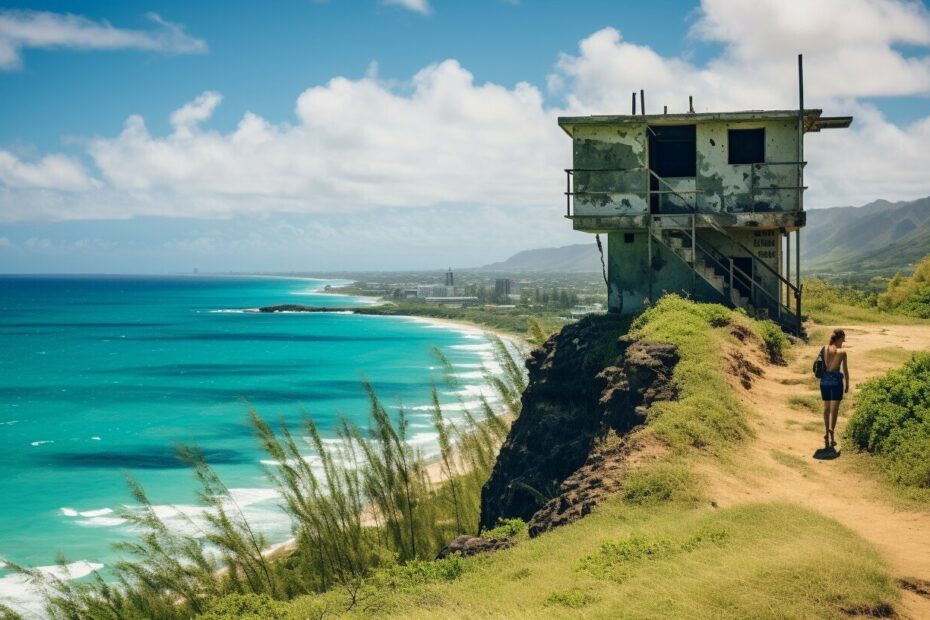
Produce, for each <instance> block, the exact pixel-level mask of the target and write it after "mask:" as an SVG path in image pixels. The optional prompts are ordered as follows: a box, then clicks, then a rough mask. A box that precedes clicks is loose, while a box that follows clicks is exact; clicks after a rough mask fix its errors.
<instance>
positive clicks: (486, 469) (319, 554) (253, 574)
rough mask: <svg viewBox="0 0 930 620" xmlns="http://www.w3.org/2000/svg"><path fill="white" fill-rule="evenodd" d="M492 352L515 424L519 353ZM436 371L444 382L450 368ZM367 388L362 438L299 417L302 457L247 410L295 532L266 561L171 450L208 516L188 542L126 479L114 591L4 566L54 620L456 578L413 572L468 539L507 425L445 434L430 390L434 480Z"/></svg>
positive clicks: (229, 609) (248, 610)
mask: <svg viewBox="0 0 930 620" xmlns="http://www.w3.org/2000/svg"><path fill="white" fill-rule="evenodd" d="M494 346H495V349H496V351H497V353H498V356H497V360H496V361H497V363H498V365H499V366H500V368H501V370H502V372H501V373H500V374H499V375H493V376H492V375H490V374H489V378H490V379H492V383H493V384H494V385H495V386H496V387H497V389H498V392H499V393H500V397H501V399H502V401H503V403H504V404H505V405H506V406H507V407H508V409H509V413H510V414H511V415H517V414H518V413H519V404H520V395H521V394H522V391H523V389H524V388H525V378H524V375H523V371H522V369H521V368H520V366H519V364H518V362H517V361H516V359H514V357H513V356H514V355H519V352H514V351H511V350H510V349H508V347H507V346H506V345H505V344H504V343H503V342H502V341H500V340H498V339H495V340H494ZM440 361H441V363H442V364H443V366H444V367H447V369H446V370H447V372H446V373H445V374H446V376H447V378H452V373H451V372H449V370H450V367H448V360H446V359H445V358H444V357H442V358H441V359H440ZM363 387H364V389H365V390H366V392H367V394H368V396H369V403H370V422H369V425H368V428H367V429H366V430H363V429H361V428H359V427H357V426H354V425H352V424H350V423H348V422H347V421H344V422H342V424H341V426H340V428H339V429H338V430H337V435H338V439H339V441H338V442H335V443H331V442H324V441H323V439H322V437H321V435H320V432H319V429H318V428H317V426H316V424H315V423H314V422H313V420H312V419H310V418H309V417H306V418H305V420H304V423H303V428H302V429H301V430H302V436H303V435H306V437H307V438H308V439H309V442H310V446H311V448H312V454H310V455H308V454H306V446H305V444H303V443H298V441H297V440H296V439H295V436H294V434H293V433H292V431H291V430H290V429H289V428H288V427H287V426H286V425H285V424H284V423H283V422H282V423H280V424H278V425H277V428H275V427H273V426H272V425H270V424H269V423H268V422H266V421H265V420H264V419H263V418H261V417H260V416H259V415H258V414H257V413H256V412H255V411H250V415H251V420H252V425H253V427H254V428H255V432H256V436H257V438H258V441H259V443H260V445H261V447H262V449H263V450H264V451H265V452H266V453H267V454H268V456H269V457H270V459H271V462H272V463H273V465H270V466H268V467H267V475H268V477H269V479H270V481H271V482H272V483H273V485H274V487H275V488H276V489H277V490H278V492H279V493H280V496H281V498H282V502H283V508H284V510H285V512H286V513H287V515H288V516H289V517H290V518H291V521H292V525H293V531H294V533H295V540H294V542H293V545H292V548H289V549H288V550H287V551H284V552H278V553H277V555H278V556H279V557H276V558H274V560H272V559H271V558H269V557H268V554H267V552H266V548H267V542H266V541H265V540H264V539H263V538H262V537H261V536H260V535H258V534H257V533H256V532H255V531H254V530H253V529H252V527H251V525H250V524H249V523H248V521H247V519H246V518H245V516H244V514H243V513H242V511H241V510H240V509H239V507H238V506H237V504H236V502H235V499H234V497H233V496H232V494H231V493H230V492H229V489H228V488H226V486H225V485H224V484H223V482H222V480H221V479H220V478H219V476H218V475H217V474H216V472H215V471H214V470H213V469H212V468H211V467H210V466H209V464H208V463H207V462H206V461H205V459H204V457H203V454H202V453H201V452H200V450H198V449H197V448H196V447H185V446H181V447H179V452H180V455H181V456H182V458H184V459H185V460H186V461H187V462H188V463H189V465H190V466H191V469H192V471H193V473H194V476H195V478H196V480H197V482H198V484H199V488H200V491H199V496H200V500H201V503H202V504H203V505H204V506H205V507H206V508H207V510H205V511H204V512H203V522H199V521H198V522H195V521H194V520H193V519H190V518H186V517H184V518H185V519H187V523H186V526H187V527H186V528H185V531H194V532H197V533H196V534H188V533H182V532H180V531H178V530H176V529H172V528H170V527H169V526H168V525H166V524H165V523H164V522H163V521H162V520H161V519H160V518H159V516H158V514H157V513H156V511H155V510H154V508H153V506H152V504H151V502H150V501H149V499H148V497H147V496H146V495H145V492H144V491H143V489H142V488H141V487H140V486H139V485H138V484H136V483H135V482H134V481H132V480H130V481H129V484H130V489H131V491H132V495H133V497H134V499H135V501H136V503H137V504H138V506H137V507H136V508H134V509H131V510H127V511H126V513H125V514H124V515H123V516H124V517H125V518H126V519H127V520H129V521H130V522H131V523H133V524H134V525H135V526H136V527H137V528H138V530H139V531H140V532H141V534H140V535H139V538H138V540H134V541H129V542H123V543H120V544H119V545H117V549H118V550H119V551H121V552H123V555H124V557H123V559H121V560H120V561H119V562H118V563H116V564H115V565H114V566H113V567H112V573H113V575H114V576H115V579H114V580H112V581H107V580H105V579H104V577H103V576H102V575H101V574H100V573H96V572H95V573H93V574H92V575H91V576H90V578H89V579H87V580H83V581H69V580H66V579H59V578H56V577H54V576H48V575H44V574H41V573H39V572H38V571H33V570H30V569H28V568H25V567H20V566H17V565H15V564H12V563H11V564H10V566H9V567H8V568H10V569H11V570H14V571H18V572H20V573H21V574H24V575H27V576H29V577H30V578H32V579H33V580H34V581H36V582H37V583H39V584H41V585H42V586H43V587H44V588H45V590H46V592H47V602H48V613H49V615H50V616H52V617H54V618H67V619H69V620H70V619H72V618H74V619H77V618H94V619H104V620H117V619H120V620H122V619H132V620H135V619H139V620H142V619H150V618H158V619H165V620H171V619H174V618H190V617H193V616H201V617H204V618H227V617H228V618H232V617H246V618H248V617H269V618H274V617H277V614H278V612H279V611H280V610H281V608H280V607H279V606H278V605H277V604H275V602H276V601H281V600H286V599H289V598H293V597H294V596H297V595H300V594H307V593H322V592H326V591H331V590H333V589H339V590H342V591H344V592H346V593H347V597H348V599H349V600H350V603H349V605H350V606H354V605H355V604H356V602H357V599H358V596H359V595H360V594H359V593H360V592H362V590H363V589H364V587H367V586H365V585H364V584H366V583H367V580H368V579H369V578H370V577H372V576H373V575H381V576H382V577H383V576H384V575H387V576H388V578H391V579H395V580H400V579H407V578H413V577H416V578H417V579H420V580H425V581H430V580H432V579H433V578H434V577H436V576H437V575H438V577H436V578H442V579H446V580H448V579H450V578H454V577H455V576H456V575H457V574H458V573H457V572H456V571H460V569H461V567H460V565H459V564H458V562H459V560H458V559H452V560H449V561H447V562H444V563H433V562H428V563H424V562H423V561H424V560H431V559H432V558H434V557H435V556H436V553H437V552H438V551H439V549H440V548H441V547H442V545H443V544H444V543H445V542H447V541H448V540H450V539H451V538H453V537H454V536H456V535H458V534H461V533H464V532H475V531H477V524H478V513H479V502H480V490H481V486H482V485H483V484H484V482H485V481H486V480H487V478H488V476H489V474H490V470H491V467H492V466H493V463H494V456H495V454H496V451H497V448H498V446H499V445H500V443H501V442H502V441H503V439H504V436H505V435H506V433H507V430H508V426H507V423H506V422H505V421H504V419H503V417H502V416H501V415H500V414H499V413H498V412H497V411H495V410H494V409H493V408H492V407H491V405H490V404H489V403H488V401H487V400H485V399H482V400H481V406H480V411H477V412H471V411H468V410H467V408H465V411H464V412H463V413H462V419H461V421H458V422H456V423H454V424H453V423H452V422H451V420H449V419H448V418H447V417H446V416H445V414H444V412H443V408H442V404H441V403H440V401H439V396H438V392H437V390H436V389H433V392H432V397H433V411H432V421H433V426H434V429H435V431H436V433H437V435H438V438H439V459H438V463H437V466H438V467H434V469H435V471H433V472H432V473H431V471H430V468H431V462H430V461H428V460H427V459H426V457H425V456H424V455H423V453H422V452H420V451H419V450H417V449H414V448H413V447H412V445H411V443H410V442H409V440H408V437H407V427H408V422H407V417H406V414H405V412H404V410H403V409H401V410H400V412H399V413H398V415H397V416H396V418H393V417H392V416H390V415H389V414H388V412H387V410H386V409H385V407H384V406H382V404H381V402H380V400H379V398H378V395H377V394H376V393H375V390H374V388H373V387H372V386H371V385H370V384H369V383H367V382H365V383H363ZM62 564H63V565H64V560H62ZM392 567H393V568H392ZM320 613H322V612H320Z"/></svg>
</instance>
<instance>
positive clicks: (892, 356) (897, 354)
mask: <svg viewBox="0 0 930 620" xmlns="http://www.w3.org/2000/svg"><path fill="white" fill-rule="evenodd" d="M912 355H914V352H913V351H909V350H907V349H905V348H903V347H882V348H880V349H872V350H871V351H869V357H871V358H874V359H877V360H881V361H883V362H890V363H892V364H903V363H904V362H906V361H908V360H909V359H911V356H912Z"/></svg>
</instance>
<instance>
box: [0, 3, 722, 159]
mask: <svg viewBox="0 0 930 620" xmlns="http://www.w3.org/2000/svg"><path fill="white" fill-rule="evenodd" d="M6 4H8V5H9V6H15V7H16V8H22V9H31V10H38V11H55V12H70V13H75V14H79V15H83V16H86V17H88V18H91V19H94V20H108V21H109V22H111V23H112V24H113V25H114V26H118V27H122V28H132V29H148V28H150V26H151V23H150V21H149V20H148V19H146V17H145V15H144V14H145V13H147V12H149V11H155V12H157V13H158V14H159V15H160V16H161V17H163V18H164V19H166V20H169V21H172V22H175V23H181V24H183V25H184V27H185V29H186V31H187V32H188V34H190V35H191V36H194V37H197V38H201V39H203V40H205V41H206V43H207V45H208V46H209V51H208V52H207V53H204V54H191V55H175V54H151V53H144V52H142V53H140V52H133V51H127V52H113V51H81V52H70V51H65V52H63V51H62V50H59V49H51V50H44V49H33V50H27V51H25V53H24V54H23V56H24V67H23V69H22V70H19V71H9V72H5V73H0V89H2V92H3V93H4V94H5V96H4V98H3V100H2V102H0V144H10V143H15V142H21V143H24V144H30V145H34V146H36V147H38V148H40V149H43V150H47V149H56V148H63V147H67V146H68V138H69V136H75V135H79V136H89V135H95V134H113V133H116V132H118V131H119V129H120V127H121V126H122V123H123V120H124V119H125V118H126V117H127V116H129V115H130V114H141V115H142V116H144V117H145V118H146V119H147V120H148V121H149V125H150V128H151V129H152V131H153V132H156V133H163V132H166V131H167V130H168V129H169V126H168V113H169V112H170V111H171V110H173V109H175V108H177V107H179V106H180V105H182V104H183V103H185V102H186V101H188V100H190V99H192V98H193V97H194V96H196V95H198V94H199V93H201V92H202V91H204V90H217V91H220V92H222V93H223V95H224V105H223V107H222V108H221V109H219V110H218V111H217V113H216V115H215V116H214V117H213V119H212V122H211V125H212V126H215V127H217V128H219V129H223V130H229V129H231V128H232V127H234V126H235V124H236V123H237V122H238V120H239V117H240V116H241V115H242V113H243V112H244V111H245V110H251V111H253V112H256V113H257V114H260V115H261V116H263V117H264V118H267V119H268V120H270V121H274V122H281V121H288V120H292V118H293V108H294V100H295V99H296V98H297V96H298V95H299V94H300V93H301V92H302V91H303V90H305V89H306V88H307V87H308V86H312V85H315V84H322V83H325V82H326V81H328V80H329V79H331V78H333V77H335V76H350V77H360V76H362V75H364V73H365V71H366V69H367V68H368V66H369V64H370V63H371V62H377V63H378V66H379V73H380V75H381V76H382V77H383V78H386V79H395V80H401V81H402V80H406V79H408V78H409V77H410V76H411V75H413V74H414V73H416V72H417V71H419V70H420V69H421V68H423V67H424V66H426V65H428V64H430V63H435V62H440V61H442V60H445V59H447V58H455V59H457V60H458V61H459V62H461V64H462V65H463V66H465V67H467V68H468V69H469V71H471V72H472V73H473V74H474V75H475V78H476V80H478V81H490V82H494V83H498V84H504V85H513V84H515V83H516V82H519V81H529V82H532V83H535V84H540V85H542V84H544V83H545V79H546V75H547V74H549V73H550V72H551V70H552V64H553V62H554V61H555V60H556V58H557V56H558V53H559V52H561V51H566V52H570V51H574V49H575V47H576V46H577V44H578V41H579V40H581V39H582V38H584V37H585V36H587V35H588V34H590V33H592V32H594V31H596V30H599V29H600V28H602V27H604V26H605V25H609V24H617V25H622V29H623V32H624V35H625V36H626V37H628V38H631V39H636V40H640V41H648V42H649V44H650V45H651V46H652V47H654V48H655V49H656V50H658V51H660V52H661V53H663V54H669V55H675V54H681V53H693V54H697V55H700V54H701V52H702V51H703V50H702V48H703V47H705V46H701V45H695V44H694V42H689V41H687V40H686V34H687V32H688V27H689V22H691V21H693V19H689V15H690V13H691V11H692V10H693V9H694V4H693V3H692V2H678V1H674V2H667V3H663V4H662V10H659V9H658V8H657V7H656V6H652V8H651V9H650V10H643V3H641V2H620V1H613V2H612V1H610V0H601V1H597V2H583V3H578V4H577V5H576V6H577V8H572V7H571V5H570V4H569V3H565V2H556V1H554V0H552V1H545V2H532V1H527V0H524V2H523V3H512V2H507V1H506V0H474V1H468V2H455V1H446V2H443V1H441V0H440V1H439V2H436V1H433V2H432V4H431V12H430V13H429V14H428V15H421V14H419V13H416V12H413V11H410V10H407V9H404V8H403V7H400V6H391V5H385V4H382V3H379V2H377V0H330V1H328V2H314V1H313V0H297V1H285V2H241V1H229V0H226V1H222V2H220V1H203V2H189V1H188V2H184V1H175V2H157V3H153V4H152V5H151V6H147V5H143V4H140V3H136V2H81V1H76V2H75V1H61V2H23V3H19V2H11V3H6ZM658 14H670V15H672V16H673V18H672V19H669V20H667V21H665V22H664V23H663V24H662V26H661V27H657V26H656V23H655V19H656V18H657V15H658ZM62 102H67V105H68V107H69V108H70V109H71V110H72V112H70V113H67V114H63V113H62V109H61V104H62Z"/></svg>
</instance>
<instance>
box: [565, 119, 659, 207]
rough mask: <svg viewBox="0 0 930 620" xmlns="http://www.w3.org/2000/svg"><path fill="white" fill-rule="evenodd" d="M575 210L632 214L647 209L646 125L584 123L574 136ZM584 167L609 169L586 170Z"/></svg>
mask: <svg viewBox="0 0 930 620" xmlns="http://www.w3.org/2000/svg"><path fill="white" fill-rule="evenodd" d="M573 148H574V167H575V168H576V169H577V170H578V172H575V192H592V193H591V194H587V195H579V196H575V213H577V214H579V215H582V214H589V215H633V214H642V213H646V212H647V211H648V208H647V203H646V195H645V192H646V189H647V187H648V185H647V179H646V177H647V175H648V172H647V169H646V164H647V162H648V159H647V158H646V154H647V151H646V126H645V125H617V126H613V127H610V126H597V125H595V126H587V127H578V128H577V129H576V130H575V136H574V140H573ZM585 169H589V170H590V169H593V170H610V172H585V171H584V170H585Z"/></svg>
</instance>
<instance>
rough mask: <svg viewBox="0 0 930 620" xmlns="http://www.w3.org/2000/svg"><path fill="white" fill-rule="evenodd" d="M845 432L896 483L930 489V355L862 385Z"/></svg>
mask: <svg viewBox="0 0 930 620" xmlns="http://www.w3.org/2000/svg"><path fill="white" fill-rule="evenodd" d="M845 435H846V440H847V441H848V442H849V443H850V444H851V445H852V446H853V447H855V448H857V449H859V450H863V451H866V452H868V453H869V454H871V455H873V456H874V457H875V458H876V459H877V462H878V463H879V466H880V469H881V470H882V472H883V474H884V476H885V478H886V479H887V480H889V481H890V482H891V483H892V484H894V485H898V486H900V487H904V488H909V489H915V490H927V491H930V458H928V455H930V353H916V354H914V356H913V357H912V358H911V360H910V361H908V362H907V363H906V364H904V366H902V367H901V368H898V369H895V370H891V371H889V372H888V373H886V374H885V375H882V376H880V377H876V378H875V379H871V380H869V381H867V382H865V383H864V384H862V385H861V386H860V387H859V393H858V397H857V399H856V405H855V411H854V412H853V415H852V416H851V417H850V419H849V423H848V424H847V426H846V432H845Z"/></svg>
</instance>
